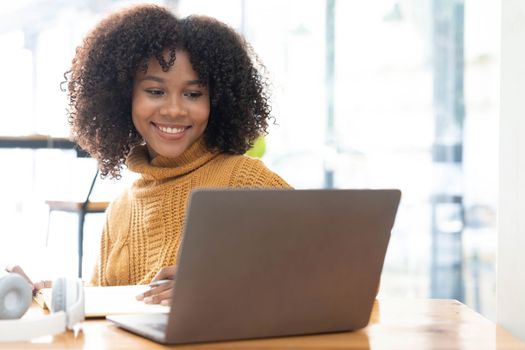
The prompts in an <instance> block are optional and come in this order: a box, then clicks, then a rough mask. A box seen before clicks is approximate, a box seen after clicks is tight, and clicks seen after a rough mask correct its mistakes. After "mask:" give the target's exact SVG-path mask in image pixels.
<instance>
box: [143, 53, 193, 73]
mask: <svg viewBox="0 0 525 350" xmlns="http://www.w3.org/2000/svg"><path fill="white" fill-rule="evenodd" d="M174 54H175V57H172V55H173V54H172V53H171V52H170V50H164V51H163V52H162V56H161V57H150V58H149V59H148V60H147V61H146V65H145V67H141V68H142V69H139V71H138V72H137V77H141V76H145V75H161V76H174V77H175V76H179V77H187V78H191V79H197V78H198V74H197V72H196V71H195V70H194V69H193V66H192V64H191V61H190V56H189V54H188V52H186V51H184V50H176V51H175V52H174ZM170 63H172V64H171V65H170ZM144 68H145V69H144Z"/></svg>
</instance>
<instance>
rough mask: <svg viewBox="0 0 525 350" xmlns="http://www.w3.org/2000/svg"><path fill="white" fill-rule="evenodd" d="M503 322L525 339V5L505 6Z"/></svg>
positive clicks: (507, 2)
mask: <svg viewBox="0 0 525 350" xmlns="http://www.w3.org/2000/svg"><path fill="white" fill-rule="evenodd" d="M500 118H501V122H500V123H501V124H500V206H499V208H500V212H499V235H498V290H497V294H498V322H499V323H500V324H501V325H502V326H503V327H504V328H506V329H507V330H509V331H511V332H512V333H513V334H514V335H515V336H517V337H519V338H522V339H524V340H525V1H523V0H502V1H501V114H500Z"/></svg>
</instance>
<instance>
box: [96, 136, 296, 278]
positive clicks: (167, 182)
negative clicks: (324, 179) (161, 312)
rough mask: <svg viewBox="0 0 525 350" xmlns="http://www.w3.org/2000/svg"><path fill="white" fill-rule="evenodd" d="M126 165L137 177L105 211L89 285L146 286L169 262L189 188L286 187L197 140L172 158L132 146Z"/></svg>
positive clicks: (250, 163)
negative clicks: (104, 220) (97, 255)
mask: <svg viewBox="0 0 525 350" xmlns="http://www.w3.org/2000/svg"><path fill="white" fill-rule="evenodd" d="M127 166H128V168H129V169H130V170H131V171H133V172H137V173H139V174H141V177H140V178H139V179H138V180H137V181H135V182H134V184H133V185H132V186H131V188H129V189H128V190H127V191H125V192H124V193H123V194H122V195H120V196H119V197H118V198H117V199H115V200H114V201H113V202H112V203H111V205H110V206H109V208H108V210H107V213H106V224H105V227H104V230H103V233H102V238H101V246H100V255H99V258H98V261H97V264H96V266H95V271H94V273H93V276H92V279H91V284H93V285H101V286H106V285H125V284H145V283H149V282H150V281H151V279H152V278H153V277H154V276H155V274H156V273H157V272H158V271H159V270H160V269H161V268H162V267H165V266H170V265H174V264H175V257H176V256H177V250H178V249H179V244H180V242H181V235H182V230H183V223H184V218H185V214H186V206H187V204H188V199H189V195H190V192H191V190H192V189H194V188H214V187H215V188H217V187H254V188H257V187H258V188H261V187H280V188H289V187H290V186H289V185H288V184H287V183H286V182H285V181H284V180H283V179H281V178H280V177H279V176H278V175H276V174H275V173H273V172H272V171H270V170H269V169H268V168H266V167H265V166H264V164H263V163H262V162H261V161H259V160H256V159H252V158H249V157H246V156H242V155H229V154H224V153H212V152H210V151H208V150H207V148H206V147H205V145H204V142H203V140H202V139H200V140H198V141H197V142H195V143H194V144H193V145H192V146H191V147H190V148H189V149H188V150H187V151H186V152H184V153H183V154H182V155H180V156H179V157H177V158H173V159H168V158H164V157H160V156H158V157H155V158H154V159H153V160H151V161H150V159H149V156H148V152H147V150H146V147H144V146H140V147H136V148H134V149H133V150H132V151H131V153H130V155H129V157H128V159H127Z"/></svg>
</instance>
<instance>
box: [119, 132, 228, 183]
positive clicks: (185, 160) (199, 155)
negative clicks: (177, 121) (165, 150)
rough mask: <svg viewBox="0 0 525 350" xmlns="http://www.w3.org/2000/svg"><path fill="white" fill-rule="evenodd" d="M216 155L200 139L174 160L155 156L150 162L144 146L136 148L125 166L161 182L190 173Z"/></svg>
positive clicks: (202, 139)
mask: <svg viewBox="0 0 525 350" xmlns="http://www.w3.org/2000/svg"><path fill="white" fill-rule="evenodd" d="M217 154H218V152H212V151H210V150H208V148H207V147H206V144H205V142H204V138H203V137H201V138H200V139H198V140H197V141H195V142H194V143H193V144H192V145H191V146H190V147H189V148H188V149H187V150H186V151H185V152H183V153H182V154H181V155H179V156H177V157H175V158H167V157H163V156H156V157H155V158H153V159H151V160H150V158H149V154H148V150H147V148H146V146H145V145H141V146H136V147H134V148H133V149H132V150H131V152H130V153H129V155H128V158H127V160H126V165H127V167H128V169H129V170H131V171H133V172H135V173H139V174H142V175H143V176H144V177H145V178H150V179H154V180H163V179H167V178H172V177H177V176H181V175H184V174H187V173H190V172H192V171H193V170H195V169H197V168H199V167H201V166H202V165H204V164H205V163H207V162H208V161H210V160H211V159H212V158H214V157H215V156H216V155H217Z"/></svg>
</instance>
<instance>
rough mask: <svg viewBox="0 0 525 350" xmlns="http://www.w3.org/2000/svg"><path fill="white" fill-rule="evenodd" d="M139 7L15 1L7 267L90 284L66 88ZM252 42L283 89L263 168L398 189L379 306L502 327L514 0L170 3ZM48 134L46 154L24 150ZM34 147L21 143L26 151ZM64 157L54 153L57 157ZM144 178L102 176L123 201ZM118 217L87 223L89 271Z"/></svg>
mask: <svg viewBox="0 0 525 350" xmlns="http://www.w3.org/2000/svg"><path fill="white" fill-rule="evenodd" d="M135 3H139V2H138V1H118V0H114V1H110V0H106V1H104V0H68V1H66V0H19V1H16V2H14V1H12V2H0V47H1V50H2V54H1V55H0V67H2V83H1V84H0V105H1V106H2V113H0V162H1V164H2V171H0V222H1V224H0V263H1V264H3V265H5V264H7V263H13V262H14V263H18V264H20V265H22V266H24V267H25V268H26V269H27V270H28V272H29V273H30V274H31V276H32V277H33V276H34V278H35V279H38V278H47V279H51V278H54V277H56V276H60V275H76V274H77V269H78V266H77V249H76V247H77V241H76V240H77V220H78V219H77V217H76V216H75V215H73V214H71V213H67V212H52V213H51V215H50V212H49V206H48V205H47V204H46V201H49V200H69V201H82V200H84V199H85V197H86V195H87V193H88V191H89V189H90V184H91V182H92V179H93V177H94V176H95V172H96V164H95V162H94V161H93V160H92V159H90V158H86V157H79V154H78V152H76V151H75V150H74V149H73V148H72V146H71V145H65V146H64V147H54V146H57V143H56V142H55V143H53V142H54V141H53V140H55V139H57V140H58V139H60V138H67V137H68V133H69V128H68V123H67V114H66V94H65V93H64V92H62V91H61V89H60V83H61V82H62V81H63V80H64V78H63V74H64V72H65V71H66V70H67V69H68V67H69V65H70V62H71V59H72V57H73V54H74V50H75V47H76V46H77V45H78V44H79V43H80V42H81V40H82V37H83V36H84V35H85V34H86V33H87V31H88V30H89V29H90V28H91V27H93V26H94V25H95V24H96V23H97V21H99V20H100V19H101V18H102V17H104V16H105V15H107V14H108V13H109V12H111V11H115V10H117V9H119V8H121V7H125V6H129V5H132V4H135ZM151 3H157V4H161V5H165V6H168V7H170V8H171V9H173V11H174V12H176V13H177V14H179V15H180V16H187V15H189V14H205V15H210V16H213V17H216V18H218V19H219V20H222V21H224V22H226V23H228V24H229V25H231V26H232V27H233V28H235V29H237V30H238V31H239V32H241V33H243V34H244V35H245V36H246V38H247V40H248V41H249V42H250V43H251V44H252V46H253V47H254V49H255V51H256V52H257V54H258V55H259V57H260V58H261V60H262V62H263V63H264V64H265V66H266V68H267V71H268V75H269V77H270V80H271V82H272V83H273V100H272V105H273V111H274V115H275V117H276V120H277V124H276V125H273V126H272V128H271V130H270V134H269V135H268V136H267V137H266V138H265V142H266V153H265V154H264V156H263V161H264V162H265V163H266V164H267V165H268V166H269V167H270V168H271V169H273V170H274V171H276V172H277V173H279V174H280V175H281V176H282V177H283V178H285V179H286V180H287V181H288V182H289V183H290V184H292V185H293V186H295V187H296V188H399V189H401V190H402V192H403V197H402V203H401V206H400V208H399V211H398V216H397V221H396V224H395V227H394V230H393V232H392V237H391V241H390V246H389V250H388V253H387V258H386V261H385V267H384V271H383V277H382V282H381V290H380V297H422V298H427V297H432V298H454V299H458V300H460V301H462V302H464V303H466V304H467V305H469V306H471V307H472V308H474V309H476V310H478V311H479V312H481V313H482V314H483V315H485V316H486V317H488V318H490V319H492V320H495V317H496V312H495V309H496V295H495V289H496V287H495V286H496V273H495V261H496V260H495V258H496V256H495V254H496V249H497V247H496V244H497V241H496V236H497V232H496V220H497V199H498V193H497V188H498V182H497V181H498V179H497V175H498V173H497V171H498V170H497V169H498V122H499V121H498V108H499V101H498V98H499V86H498V85H499V70H498V64H499V56H498V55H499V22H498V21H499V6H500V4H499V1H497V0H464V1H462V0H398V1H396V0H376V1H373V2H366V1H349V0H347V1H344V0H312V1H299V0H266V1H257V0H221V1H216V0H215V1H214V0H178V1H175V0H171V1H168V0H166V1H156V2H151ZM34 134H38V135H48V136H46V140H47V143H45V144H35V143H32V144H31V145H29V146H28V144H24V143H16V142H13V140H19V141H20V140H23V137H25V136H27V135H34ZM21 145H22V146H21ZM48 146H49V147H48ZM133 178H134V176H133V174H130V173H126V172H125V173H124V176H123V178H122V179H121V180H120V181H114V180H107V179H105V180H97V182H96V184H95V186H94V189H93V192H92V195H91V200H93V201H110V200H111V199H112V198H113V197H114V196H116V195H117V194H118V193H119V191H121V190H122V189H123V188H124V187H125V186H126V185H127V184H129V183H130V182H131V181H132V180H133ZM103 222H104V215H103V214H93V215H88V216H86V221H85V226H84V227H85V232H84V235H85V237H84V260H83V267H82V268H83V276H84V277H85V278H88V277H89V275H90V273H91V269H92V266H93V264H94V260H95V258H96V255H97V252H98V240H99V237H100V233H101V230H102V225H103Z"/></svg>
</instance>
